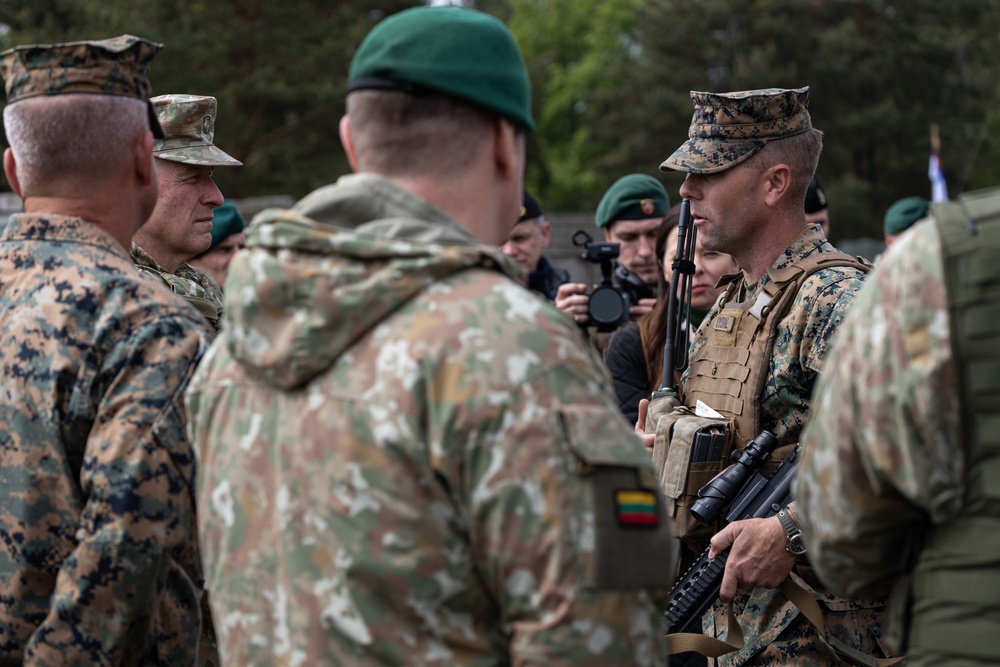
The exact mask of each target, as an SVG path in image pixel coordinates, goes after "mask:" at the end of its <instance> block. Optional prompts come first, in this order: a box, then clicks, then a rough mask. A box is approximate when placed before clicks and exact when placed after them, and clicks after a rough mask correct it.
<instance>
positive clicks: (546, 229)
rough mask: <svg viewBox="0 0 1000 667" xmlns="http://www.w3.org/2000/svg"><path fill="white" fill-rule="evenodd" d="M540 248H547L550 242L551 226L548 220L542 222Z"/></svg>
mask: <svg viewBox="0 0 1000 667" xmlns="http://www.w3.org/2000/svg"><path fill="white" fill-rule="evenodd" d="M541 231H542V248H548V247H549V242H550V241H551V240H552V225H551V224H549V221H548V220H542V230H541Z"/></svg>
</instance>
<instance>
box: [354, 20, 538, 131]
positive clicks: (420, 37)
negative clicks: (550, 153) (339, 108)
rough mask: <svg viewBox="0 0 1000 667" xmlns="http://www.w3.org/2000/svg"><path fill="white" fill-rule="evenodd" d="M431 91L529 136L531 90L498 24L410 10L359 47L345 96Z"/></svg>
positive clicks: (515, 49) (508, 38)
mask: <svg viewBox="0 0 1000 667" xmlns="http://www.w3.org/2000/svg"><path fill="white" fill-rule="evenodd" d="M369 89H376V90H378V89H382V90H401V91H404V92H409V93H413V94H419V93H420V92H422V91H428V90H429V91H434V92H437V93H442V94H446V95H451V96H453V97H457V98H459V99H462V100H465V101H467V102H472V103H474V104H477V105H479V106H481V107H484V108H486V109H488V110H490V111H493V112H495V113H497V114H499V115H501V116H503V117H505V118H507V119H509V120H511V121H513V122H515V123H517V124H518V125H520V126H522V127H524V128H526V129H528V130H530V131H532V132H534V131H535V121H534V120H533V119H532V117H531V83H530V82H529V80H528V72H527V70H526V69H525V67H524V60H522V58H521V52H520V50H519V49H518V47H517V43H516V42H515V41H514V37H513V36H512V35H511V34H510V31H509V30H507V26H505V25H504V24H503V23H502V22H501V21H500V20H499V19H496V18H494V17H492V16H490V15H489V14H484V13H482V12H479V11H476V10H474V9H463V8H460V7H415V8H412V9H407V10H404V11H402V12H399V13H397V14H393V15H392V16H390V17H388V18H387V19H385V20H383V21H382V22H381V23H379V24H378V25H377V26H375V28H374V29H372V31H371V32H370V33H368V36H367V37H365V39H364V41H363V42H361V46H359V47H358V50H357V52H356V53H355V54H354V59H353V60H352V61H351V68H350V72H349V76H348V85H347V90H348V92H349V93H350V92H354V91H356V90H369Z"/></svg>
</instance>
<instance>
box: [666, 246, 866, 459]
mask: <svg viewBox="0 0 1000 667" xmlns="http://www.w3.org/2000/svg"><path fill="white" fill-rule="evenodd" d="M841 266H845V267H852V268H856V269H858V270H859V271H863V272H865V273H867V272H868V270H869V269H870V267H871V265H870V264H869V263H867V262H865V261H864V260H860V259H857V258H855V257H851V256H849V255H845V254H843V253H840V252H826V253H816V254H813V255H810V256H808V257H804V258H801V259H799V260H797V261H796V262H795V263H794V264H792V265H790V266H787V267H785V268H783V269H774V268H769V269H768V270H767V275H768V276H769V277H770V279H771V280H770V282H769V283H768V284H767V285H765V286H764V287H763V288H761V290H760V292H758V294H757V296H756V298H754V299H749V300H747V301H745V302H743V303H740V302H739V301H738V297H739V294H738V288H739V286H740V285H741V284H742V280H741V279H740V276H739V275H737V276H732V277H731V278H730V282H729V284H728V285H727V286H726V289H725V291H723V293H722V294H721V295H720V297H719V303H720V304H722V307H721V309H719V310H718V311H717V312H715V315H714V316H713V317H712V319H711V320H710V321H707V322H704V323H702V327H703V328H704V330H705V331H706V334H707V337H708V340H707V341H706V342H705V344H704V345H703V346H702V347H701V349H700V350H699V352H698V358H697V359H696V360H695V361H693V362H692V363H691V368H690V370H689V371H688V377H687V380H686V381H685V383H684V395H685V399H684V403H685V404H686V405H688V406H694V405H695V402H696V401H698V400H701V401H703V402H704V403H706V404H707V405H709V406H711V407H712V408H713V409H715V410H716V411H717V412H719V413H721V414H722V415H724V416H725V417H727V418H731V419H732V420H733V423H734V425H735V431H736V433H735V442H736V443H737V444H744V443H746V442H749V441H750V440H752V439H753V438H754V437H755V436H756V435H757V434H758V433H759V432H760V414H759V412H760V395H761V392H762V391H763V389H764V383H765V382H766V381H767V376H768V371H769V370H770V366H771V355H772V353H773V351H774V339H775V335H776V332H777V329H778V323H779V322H781V320H782V319H784V318H785V316H786V315H787V314H788V312H789V310H790V309H791V307H792V303H794V301H795V297H796V295H797V294H798V292H799V289H800V288H801V287H802V284H803V283H804V282H805V280H806V279H807V278H808V277H809V276H811V275H812V274H814V273H816V272H817V271H820V270H822V269H826V268H830V267H841ZM706 327H707V328H706ZM777 458H783V456H777Z"/></svg>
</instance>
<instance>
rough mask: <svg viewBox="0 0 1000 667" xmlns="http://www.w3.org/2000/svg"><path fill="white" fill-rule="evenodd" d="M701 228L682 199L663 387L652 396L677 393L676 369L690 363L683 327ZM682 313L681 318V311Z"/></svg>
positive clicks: (686, 332) (687, 317)
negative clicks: (697, 225) (696, 224)
mask: <svg viewBox="0 0 1000 667" xmlns="http://www.w3.org/2000/svg"><path fill="white" fill-rule="evenodd" d="M697 236H698V229H697V228H696V227H695V226H694V223H693V222H692V220H691V202H690V201H688V200H687V199H682V200H681V211H680V219H679V220H678V221H677V252H676V253H675V254H674V261H673V264H671V267H672V269H673V272H672V273H671V275H670V289H669V290H668V292H667V299H669V301H667V332H666V339H665V340H664V343H663V377H662V379H661V380H660V387H659V388H658V389H657V390H656V391H655V392H653V396H652V398H653V399H656V398H660V397H661V396H665V395H673V396H678V395H679V391H678V387H677V383H675V382H674V371H675V370H679V371H683V370H684V369H685V368H687V364H688V337H689V333H690V332H689V330H688V329H686V328H683V327H682V324H683V323H684V321H685V320H686V321H688V322H690V321H691V289H692V288H693V287H694V284H693V283H694V281H693V278H692V277H693V276H694V271H695V267H694V249H695V240H696V239H697ZM679 313H680V314H682V316H681V317H678V314H679Z"/></svg>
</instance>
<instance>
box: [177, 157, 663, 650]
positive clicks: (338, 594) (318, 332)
mask: <svg viewBox="0 0 1000 667" xmlns="http://www.w3.org/2000/svg"><path fill="white" fill-rule="evenodd" d="M317 221H318V222H317ZM334 225H336V226H334ZM516 274H517V270H516V268H515V267H514V265H513V264H512V263H510V261H509V260H507V259H506V258H505V257H504V256H503V255H502V254H501V253H500V252H499V250H497V249H493V248H486V247H484V246H480V245H477V244H475V241H474V240H473V239H472V237H471V236H469V234H468V233H467V232H465V231H464V230H463V229H462V228H461V227H460V226H459V224H458V223H457V222H456V221H454V220H453V219H451V218H449V217H448V216H446V215H445V214H444V213H442V212H441V211H440V210H438V209H436V208H434V207H433V206H431V205H430V204H428V203H427V202H426V201H424V200H421V199H418V198H416V197H415V196H413V195H411V194H409V193H407V192H406V191H404V190H401V189H399V188H398V187H396V186H395V185H393V184H391V183H390V182H389V181H386V180H384V179H382V178H380V177H377V176H373V175H354V176H347V177H344V178H342V179H341V180H340V181H339V182H338V183H337V184H335V185H333V186H328V187H326V188H323V189H321V190H319V191H317V192H315V193H313V194H312V195H310V196H309V197H308V198H306V199H305V200H303V201H302V202H300V203H299V204H298V205H297V206H296V208H295V209H294V210H292V211H285V212H282V211H265V212H264V213H262V214H261V215H260V216H258V217H257V219H256V220H255V221H254V224H253V225H252V227H251V229H250V232H249V234H248V250H247V252H246V253H241V254H240V256H239V257H237V259H236V260H235V261H234V263H233V265H232V268H231V269H230V278H229V286H230V292H229V294H230V302H229V304H228V307H227V312H226V316H225V317H226V325H225V327H224V328H223V333H222V334H221V336H220V338H219V339H218V340H217V341H216V343H215V345H214V347H213V348H212V350H211V351H210V352H209V355H208V356H207V362H206V363H205V364H204V365H203V366H202V367H201V368H200V369H199V372H198V375H197V377H196V379H195V380H194V381H193V385H192V389H191V391H190V393H189V394H188V397H187V400H188V405H189V408H190V410H191V411H192V415H193V422H192V425H191V428H192V429H193V430H192V433H193V437H194V438H196V440H197V443H198V444H197V447H198V449H199V451H200V455H201V465H200V468H199V471H200V472H199V482H198V487H199V499H200V502H201V503H202V505H201V511H200V518H199V529H200V534H201V535H202V536H203V537H204V539H205V564H206V570H207V577H208V579H209V583H208V586H209V590H210V592H211V603H212V606H213V616H214V617H215V619H216V626H217V630H218V632H219V636H220V639H221V644H220V647H221V652H222V655H223V658H224V659H225V660H226V661H227V662H232V664H240V665H270V664H351V665H362V666H365V665H396V664H399V665H402V664H406V665H442V666H443V665H484V666H485V665H507V664H519V665H526V664H533V665H536V664H548V665H563V664H573V665H654V664H663V659H664V658H663V656H664V651H665V643H664V639H663V636H662V635H663V632H662V626H661V621H660V611H659V610H660V604H659V603H660V602H661V600H662V598H661V597H660V594H661V593H662V592H663V591H662V588H661V587H663V586H665V585H668V584H669V579H668V577H669V573H670V567H671V565H672V563H671V561H672V556H673V552H672V548H673V547H672V544H671V540H670V538H669V534H670V533H669V529H668V528H667V522H666V521H665V520H664V519H663V516H662V514H661V511H660V509H659V507H658V502H657V500H656V496H657V494H656V493H655V489H656V488H657V487H656V481H655V479H654V473H653V470H652V466H651V463H650V460H649V457H648V455H647V454H646V453H645V451H644V449H643V447H642V446H641V445H640V443H639V441H638V440H636V439H635V437H634V435H633V434H632V430H631V428H630V427H629V426H628V425H627V424H626V422H625V421H624V420H622V419H621V417H620V416H618V415H617V414H616V407H615V401H614V397H613V395H612V394H610V393H609V388H610V382H609V380H608V377H607V375H606V373H605V372H604V371H603V369H602V367H601V363H600V360H599V359H598V358H597V357H596V356H595V355H594V354H593V353H592V352H590V350H589V349H588V347H587V346H586V345H585V344H584V342H583V340H582V338H581V335H580V333H579V331H578V329H577V328H576V327H575V326H574V325H573V324H572V322H570V321H569V320H568V319H567V318H565V316H563V315H562V314H560V313H559V312H558V311H556V310H554V309H553V308H552V307H551V306H550V305H548V304H546V303H545V302H544V301H543V300H541V299H540V298H538V297H537V296H536V295H532V294H531V293H530V292H528V291H527V290H526V289H525V288H523V287H522V286H520V285H518V284H517V283H516V282H515V281H514V280H512V279H511V277H510V276H511V275H516Z"/></svg>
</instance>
